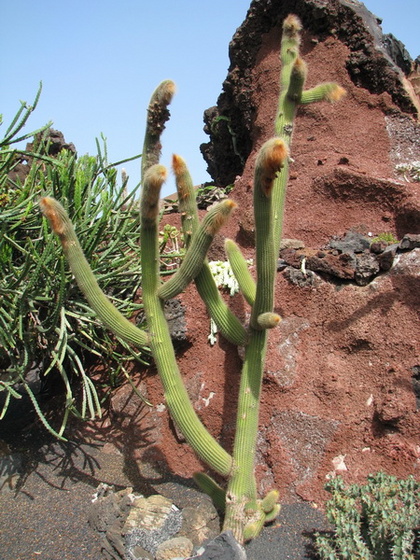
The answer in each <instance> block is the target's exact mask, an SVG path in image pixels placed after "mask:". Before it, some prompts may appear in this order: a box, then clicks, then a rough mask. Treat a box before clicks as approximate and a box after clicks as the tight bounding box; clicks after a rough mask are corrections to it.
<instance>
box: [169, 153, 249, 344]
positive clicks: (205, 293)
mask: <svg viewBox="0 0 420 560" xmlns="http://www.w3.org/2000/svg"><path fill="white" fill-rule="evenodd" d="M172 168H173V170H174V174H175V180H176V185H177V190H178V200H179V212H180V214H181V220H182V229H183V231H184V238H185V243H186V245H187V247H189V245H190V242H191V237H193V236H194V234H195V233H196V232H197V230H198V228H199V220H198V212H197V204H196V200H195V199H196V197H195V190H194V187H193V182H192V179H191V176H190V173H189V171H188V168H187V165H186V163H185V161H184V160H183V158H181V157H180V156H178V155H176V154H175V155H174V156H173V158H172ZM194 281H195V285H196V288H197V291H198V293H199V295H200V297H201V299H202V300H203V302H204V303H205V305H206V307H207V310H208V312H209V314H210V317H211V318H212V319H213V321H214V322H215V323H216V325H217V328H218V329H219V331H220V333H221V334H222V336H224V337H225V338H226V340H229V341H230V342H232V343H233V344H236V345H238V346H243V345H245V343H246V341H247V336H248V335H247V332H246V330H245V328H244V327H243V325H242V324H241V322H240V321H239V319H238V318H237V317H236V316H235V315H234V314H233V313H232V311H231V310H230V309H229V307H228V306H227V305H226V303H225V302H224V301H223V299H222V296H221V295H220V292H219V290H218V288H217V286H216V282H215V281H214V277H213V274H212V273H211V270H210V267H209V265H208V262H207V259H204V262H203V266H202V268H201V270H200V272H199V273H198V275H197V276H196V277H195V280H194Z"/></svg>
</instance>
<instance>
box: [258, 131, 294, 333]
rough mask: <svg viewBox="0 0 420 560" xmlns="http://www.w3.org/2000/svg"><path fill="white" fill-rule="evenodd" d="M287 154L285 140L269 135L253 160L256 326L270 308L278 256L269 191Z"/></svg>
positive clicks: (271, 189)
mask: <svg viewBox="0 0 420 560" xmlns="http://www.w3.org/2000/svg"><path fill="white" fill-rule="evenodd" d="M288 155H289V151H288V148H287V146H286V143H285V142H284V141H283V140H282V139H280V138H271V139H270V140H268V141H267V142H265V143H264V144H263V146H262V147H261V149H260V151H259V153H258V157H257V161H256V163H255V179H254V219H255V235H256V247H255V250H256V264H257V290H256V294H255V303H254V305H253V307H252V314H251V325H252V327H253V328H255V329H259V328H260V326H259V324H258V317H259V316H260V315H261V314H263V313H267V312H270V313H271V312H272V311H273V302H274V278H275V273H276V269H277V267H276V262H277V257H275V253H274V238H273V211H272V194H273V186H274V181H275V179H276V177H277V175H278V173H279V172H280V170H281V169H282V168H283V166H284V164H285V162H286V160H287V158H288Z"/></svg>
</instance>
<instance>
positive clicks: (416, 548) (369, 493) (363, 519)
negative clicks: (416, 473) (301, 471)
mask: <svg viewBox="0 0 420 560" xmlns="http://www.w3.org/2000/svg"><path fill="white" fill-rule="evenodd" d="M325 488H326V490H328V492H330V493H331V499H330V500H329V501H328V502H327V510H326V514H327V518H328V520H329V521H330V522H331V523H332V525H334V531H333V532H331V533H324V534H320V533H317V534H316V536H315V543H316V549H317V553H318V555H319V558H321V559H322V560H354V559H357V558H360V560H415V559H416V558H419V557H420V540H419V536H420V534H419V531H420V484H419V483H418V482H417V481H416V480H415V479H414V478H413V477H412V476H411V477H408V478H407V479H406V480H401V479H397V478H396V477H394V476H391V475H387V474H385V473H377V474H373V475H370V476H368V478H367V483H366V484H364V485H358V484H352V485H349V486H347V485H346V484H345V483H344V481H343V479H342V478H341V477H337V478H334V479H332V480H331V481H330V482H328V483H327V484H326V486H325ZM416 535H417V542H416Z"/></svg>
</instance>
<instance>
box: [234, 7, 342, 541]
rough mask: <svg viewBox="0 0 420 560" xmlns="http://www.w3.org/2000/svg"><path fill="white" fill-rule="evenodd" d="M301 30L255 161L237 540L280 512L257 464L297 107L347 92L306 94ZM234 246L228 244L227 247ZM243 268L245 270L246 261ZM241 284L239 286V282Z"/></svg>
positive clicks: (284, 53)
mask: <svg viewBox="0 0 420 560" xmlns="http://www.w3.org/2000/svg"><path fill="white" fill-rule="evenodd" d="M300 31H301V23H300V21H299V19H298V18H297V17H296V16H294V15H290V16H288V17H287V18H286V19H285V21H284V24H283V34H282V40H281V49H280V58H281V65H282V70H281V75H280V97H279V103H278V109H277V116H276V121H275V134H276V137H275V138H273V139H271V140H269V141H268V142H266V143H265V144H264V145H263V147H262V148H261V150H260V152H259V154H258V156H257V161H256V171H255V180H254V216H255V231H256V267H257V280H256V292H255V301H254V303H253V305H252V313H251V321H250V337H249V343H248V346H247V347H246V349H245V359H244V365H243V370H242V377H241V384H240V388H239V398H238V412H237V431H236V435H235V442H234V449H233V462H234V465H235V469H234V471H233V472H232V475H231V477H230V479H229V482H228V489H227V495H226V517H225V523H224V528H225V529H231V530H232V531H233V533H234V535H235V537H236V538H237V539H238V540H239V541H241V540H247V539H250V538H254V537H255V536H256V535H257V534H258V532H259V531H260V530H261V528H262V526H263V524H264V523H266V522H269V521H272V520H273V519H274V518H275V516H276V515H277V513H278V511H279V509H280V506H279V505H278V504H277V503H275V502H276V500H277V497H278V496H277V494H276V493H273V494H272V495H269V497H266V499H264V500H263V501H259V500H258V499H257V491H256V482H255V475H254V460H255V447H256V440H257V431H258V409H259V401H260V392H261V382H262V375H263V371H264V362H265V354H266V349H267V333H268V331H267V329H268V328H271V327H274V326H276V325H277V324H278V323H279V321H280V317H279V316H278V315H276V314H275V313H273V302H274V279H275V271H276V261H277V257H278V253H279V249H280V241H281V234H282V227H283V214H284V204H285V197H286V186H287V180H288V172H289V157H288V154H289V149H290V144H291V140H292V135H293V126H294V119H295V115H296V110H297V107H298V106H299V104H306V103H312V102H314V101H319V100H327V101H335V100H338V99H339V98H340V97H342V95H343V93H344V90H343V88H341V87H340V86H337V85H336V84H330V83H327V84H321V85H320V86H316V87H315V88H312V89H311V90H307V91H306V92H305V91H304V89H303V88H304V85H305V80H306V75H307V67H306V64H305V62H304V61H303V60H302V59H301V57H300V55H299V45H300ZM228 246H229V245H228ZM231 247H232V246H231V245H230V246H229V248H230V249H231ZM240 265H241V266H242V267H243V262H242V263H240ZM232 268H233V266H232ZM239 274H240V273H239ZM248 282H249V278H248ZM238 283H239V284H240V281H239V280H238ZM247 299H249V301H252V299H253V298H252V296H248V298H247Z"/></svg>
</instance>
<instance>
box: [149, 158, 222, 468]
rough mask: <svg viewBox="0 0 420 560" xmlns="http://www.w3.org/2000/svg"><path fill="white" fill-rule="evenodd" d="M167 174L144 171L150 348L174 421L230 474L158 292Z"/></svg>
mask: <svg viewBox="0 0 420 560" xmlns="http://www.w3.org/2000/svg"><path fill="white" fill-rule="evenodd" d="M165 177H166V169H165V168H164V167H163V166H162V165H159V164H157V165H154V166H152V167H150V168H149V169H148V170H147V171H146V173H145V175H144V179H143V191H142V200H141V209H142V210H141V220H142V222H141V239H140V240H141V247H142V264H143V268H144V270H147V274H144V276H143V283H142V289H143V303H144V308H145V313H146V320H147V324H148V328H149V332H150V348H151V351H152V354H153V358H154V360H155V363H156V367H157V370H158V372H159V376H160V378H161V381H162V384H163V388H164V392H165V400H166V403H167V405H168V408H169V411H170V413H171V416H172V419H173V420H174V422H175V424H176V425H177V426H178V428H179V429H180V430H181V432H182V433H183V434H184V436H185V439H186V440H187V442H188V443H189V444H190V445H191V447H192V448H193V449H194V451H195V452H196V453H197V455H198V456H199V457H200V458H201V459H202V460H203V461H205V462H206V463H207V464H208V465H209V466H210V468H212V469H213V470H214V471H215V472H218V473H219V474H221V475H224V476H228V474H229V472H230V470H231V468H232V458H231V457H230V455H229V454H228V453H227V452H226V451H225V450H224V449H223V448H222V447H221V446H220V445H219V444H218V443H217V441H216V440H215V439H214V438H213V437H212V436H211V435H210V434H209V432H208V431H207V429H206V428H205V427H204V426H203V424H202V423H201V421H200V419H199V418H198V416H197V414H196V412H195V411H194V409H193V407H192V404H191V401H190V399H189V396H188V393H187V390H186V389H185V385H184V383H183V380H182V377H181V374H180V371H179V369H178V365H177V362H176V356H175V352H174V349H173V345H172V341H171V337H170V333H169V328H168V324H167V321H166V318H165V314H164V309H163V301H162V300H161V299H160V298H159V297H158V295H157V292H158V289H159V286H160V275H159V243H158V233H159V227H158V215H159V207H158V204H157V201H158V200H159V195H160V188H161V185H162V184H163V181H164V180H165Z"/></svg>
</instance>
